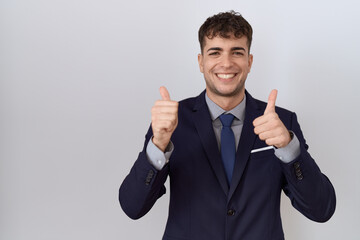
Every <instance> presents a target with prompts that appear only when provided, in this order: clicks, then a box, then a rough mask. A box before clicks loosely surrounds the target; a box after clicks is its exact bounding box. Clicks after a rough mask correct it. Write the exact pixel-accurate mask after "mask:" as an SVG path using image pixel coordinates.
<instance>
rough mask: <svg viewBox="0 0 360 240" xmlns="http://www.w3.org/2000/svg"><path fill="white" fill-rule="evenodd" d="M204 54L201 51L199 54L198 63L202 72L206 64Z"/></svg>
mask: <svg viewBox="0 0 360 240" xmlns="http://www.w3.org/2000/svg"><path fill="white" fill-rule="evenodd" d="M203 58H204V57H203V55H202V54H201V53H199V54H198V63H199V68H200V72H202V73H204V65H203Z"/></svg>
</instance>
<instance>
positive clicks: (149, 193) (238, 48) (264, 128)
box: [119, 11, 335, 240]
mask: <svg viewBox="0 0 360 240" xmlns="http://www.w3.org/2000/svg"><path fill="white" fill-rule="evenodd" d="M251 40H252V28H251V26H250V25H249V23H248V22H247V21H246V20H245V19H244V18H243V17H242V16H241V15H240V14H238V13H236V12H233V11H232V12H225V13H219V14H217V15H215V16H212V17H210V18H208V19H207V20H206V21H205V23H204V24H203V25H202V26H201V27H200V30H199V41H200V46H201V54H199V55H198V61H199V67H200V71H201V72H202V73H203V74H204V78H205V82H206V91H204V92H202V93H201V94H200V95H199V96H198V97H195V98H190V99H185V100H183V101H181V102H179V103H178V102H175V101H172V100H171V99H170V96H169V93H168V91H167V90H166V88H165V87H161V88H160V94H161V97H162V100H159V101H157V102H155V104H154V106H153V108H152V124H151V128H150V129H149V131H148V133H147V135H146V141H145V145H144V149H143V150H142V152H141V153H140V154H139V157H138V159H137V160H136V162H135V164H134V166H133V167H132V169H131V171H130V173H129V175H128V176H127V177H126V178H125V180H124V182H123V183H122V185H121V187H120V192H119V200H120V204H121V206H122V208H123V210H124V211H125V213H126V214H127V215H128V216H129V217H131V218H133V219H137V218H140V217H142V216H143V215H145V214H146V213H147V212H148V211H149V210H150V209H151V207H152V206H153V204H154V203H155V202H156V200H157V199H158V198H159V197H161V196H162V195H163V194H164V193H165V187H164V182H165V181H166V179H167V177H168V176H170V207H169V216H168V221H167V225H166V229H165V233H164V237H163V239H164V240H165V239H166V240H179V239H182V240H185V239H189V240H190V239H193V240H200V239H206V240H220V239H227V240H233V239H234V240H235V239H236V240H240V239H241V240H247V239H249V240H250V239H251V240H254V239H258V240H265V239H269V240H270V239H274V240H279V239H284V234H283V230H282V224H281V218H280V194H281V190H283V191H284V192H285V194H286V195H287V196H288V197H289V198H290V199H291V202H292V204H293V206H294V207H295V208H296V209H297V210H298V211H300V212H301V213H302V214H303V215H305V216H306V217H308V218H309V219H311V220H314V221H318V222H324V221H327V220H328V219H329V218H330V217H331V216H332V214H333V213H334V211H335V192H334V188H333V187H332V185H331V183H330V181H329V180H328V178H327V177H326V176H325V175H323V174H322V173H321V171H320V169H319V168H318V166H317V165H316V163H315V161H314V160H313V159H312V157H311V156H310V154H309V153H308V152H307V149H308V146H307V145H306V143H305V140H304V137H303V135H302V132H301V129H300V126H299V124H298V122H297V118H296V115H295V113H293V112H290V111H288V110H285V109H282V108H279V107H275V101H276V96H277V91H276V90H273V91H272V92H271V93H270V95H269V99H268V102H267V103H264V102H261V101H259V100H256V99H254V98H253V97H252V96H251V95H250V94H249V93H248V92H247V91H246V90H245V81H246V78H247V75H248V73H249V72H250V69H251V65H252V62H253V56H252V55H251V54H250V47H251Z"/></svg>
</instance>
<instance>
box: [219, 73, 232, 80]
mask: <svg viewBox="0 0 360 240" xmlns="http://www.w3.org/2000/svg"><path fill="white" fill-rule="evenodd" d="M217 76H218V77H219V78H222V79H229V78H233V77H234V76H235V74H218V75H217Z"/></svg>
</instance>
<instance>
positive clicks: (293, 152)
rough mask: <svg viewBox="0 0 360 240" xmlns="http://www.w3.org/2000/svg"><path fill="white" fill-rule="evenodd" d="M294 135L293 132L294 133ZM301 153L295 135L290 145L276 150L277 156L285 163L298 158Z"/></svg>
mask: <svg viewBox="0 0 360 240" xmlns="http://www.w3.org/2000/svg"><path fill="white" fill-rule="evenodd" d="M292 133H293V132H292ZM300 153H301V150H300V142H299V139H298V138H297V137H296V135H295V134H294V133H293V138H292V139H291V141H290V143H289V144H288V145H286V146H285V147H283V148H277V149H275V156H276V157H277V158H279V159H280V160H281V161H282V162H284V163H289V162H291V161H293V160H294V159H295V158H297V157H298V156H299V155H300Z"/></svg>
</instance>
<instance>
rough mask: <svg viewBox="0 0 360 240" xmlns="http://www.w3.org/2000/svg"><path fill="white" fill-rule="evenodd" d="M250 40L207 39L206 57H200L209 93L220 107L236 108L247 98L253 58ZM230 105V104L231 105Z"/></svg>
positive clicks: (203, 53)
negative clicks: (245, 96) (247, 83)
mask: <svg viewBox="0 0 360 240" xmlns="http://www.w3.org/2000/svg"><path fill="white" fill-rule="evenodd" d="M248 51H249V50H248V46H247V38H246V37H245V36H243V37H241V38H235V37H230V38H222V37H218V36H216V37H213V38H212V39H209V38H206V41H205V45H204V49H203V51H202V54H199V55H198V61H199V67H200V71H201V72H202V73H203V74H204V78H205V82H206V93H207V95H208V97H209V98H210V99H211V100H213V101H214V102H215V103H217V104H218V105H219V106H220V107H222V108H224V109H225V110H227V109H226V108H230V109H231V107H232V105H234V106H233V107H235V106H236V105H237V104H239V103H240V102H241V101H242V99H243V98H244V94H245V80H246V78H247V75H248V73H249V72H250V69H251V65H252V61H253V56H252V55H251V54H249V52H248ZM229 104H230V105H229Z"/></svg>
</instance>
